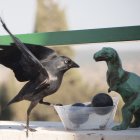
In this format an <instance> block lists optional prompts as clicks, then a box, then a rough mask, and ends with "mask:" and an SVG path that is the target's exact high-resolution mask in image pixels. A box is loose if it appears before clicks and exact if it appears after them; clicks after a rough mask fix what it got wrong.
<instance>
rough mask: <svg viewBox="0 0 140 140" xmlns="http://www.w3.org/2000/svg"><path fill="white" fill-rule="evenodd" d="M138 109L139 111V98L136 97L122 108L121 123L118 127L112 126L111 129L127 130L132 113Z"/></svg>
mask: <svg viewBox="0 0 140 140" xmlns="http://www.w3.org/2000/svg"><path fill="white" fill-rule="evenodd" d="M139 109H140V96H138V97H136V98H135V99H134V101H131V102H129V104H127V105H124V107H123V108H122V118H123V121H122V123H121V124H120V125H118V126H114V127H113V128H112V129H113V130H124V129H127V128H128V127H129V125H130V123H131V120H132V118H133V115H134V113H135V112H136V111H138V110H139Z"/></svg>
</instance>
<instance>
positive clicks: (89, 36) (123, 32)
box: [0, 26, 140, 46]
mask: <svg viewBox="0 0 140 140" xmlns="http://www.w3.org/2000/svg"><path fill="white" fill-rule="evenodd" d="M16 36H17V37H18V38H19V39H21V41H22V42H24V43H30V44H37V45H43V46H45V45H48V46H51V45H69V44H83V43H101V42H116V41H132V40H140V26H127V27H115V28H100V29H87V30H72V31H58V32H44V33H32V34H21V35H16ZM11 42H12V40H11V38H10V37H9V35H5V36H0V45H8V44H10V43H11Z"/></svg>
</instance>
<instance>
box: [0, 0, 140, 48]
mask: <svg viewBox="0 0 140 140" xmlns="http://www.w3.org/2000/svg"><path fill="white" fill-rule="evenodd" d="M46 1H47V0H46ZM55 1H56V2H57V3H58V4H60V6H61V7H62V8H64V9H65V12H66V16H67V22H68V26H69V30H79V29H92V28H105V27H120V26H133V25H140V15H139V13H140V0H55ZM35 13H36V0H0V16H2V18H3V19H4V21H5V22H6V24H7V26H8V27H9V29H10V30H11V31H12V32H13V33H14V34H24V33H32V32H33V31H34V23H35ZM4 34H6V32H5V31H4V30H3V28H2V27H1V26H0V35H4ZM95 45H96V44H95ZM99 45H100V44H99ZM99 45H98V46H99ZM101 46H102V44H101ZM114 46H116V44H115V45H114ZM124 46H134V47H137V48H138V46H140V42H136V43H134V44H133V43H129V44H126V43H125V44H124ZM120 48H121V47H120ZM125 48H130V47H125Z"/></svg>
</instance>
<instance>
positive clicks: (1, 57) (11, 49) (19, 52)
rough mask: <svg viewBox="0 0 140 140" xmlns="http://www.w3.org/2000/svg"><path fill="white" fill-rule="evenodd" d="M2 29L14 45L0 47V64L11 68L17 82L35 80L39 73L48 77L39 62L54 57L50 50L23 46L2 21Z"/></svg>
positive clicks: (28, 45) (29, 45)
mask: <svg viewBox="0 0 140 140" xmlns="http://www.w3.org/2000/svg"><path fill="white" fill-rule="evenodd" d="M1 22H2V25H3V27H4V29H5V30H6V31H7V32H8V33H9V34H10V36H11V38H12V39H13V41H14V43H15V45H14V44H12V45H11V46H0V63H1V64H3V65H5V66H7V67H9V68H11V69H12V70H13V71H14V73H15V76H16V78H17V79H18V80H19V81H27V80H31V79H33V78H36V75H37V74H39V73H40V72H41V73H42V74H43V75H44V76H45V77H48V73H47V71H46V69H45V67H44V66H43V65H42V63H40V60H41V61H43V60H47V59H49V58H51V57H53V56H55V52H54V51H53V50H52V49H49V48H46V47H42V46H41V47H37V46H35V45H31V44H27V47H26V44H23V43H22V42H21V41H20V40H19V39H18V38H16V37H15V36H14V35H13V34H12V33H11V32H10V31H9V30H8V28H7V27H6V25H5V23H4V22H3V21H2V19H1Z"/></svg>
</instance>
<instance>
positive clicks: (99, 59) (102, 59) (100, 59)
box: [94, 57, 105, 61]
mask: <svg viewBox="0 0 140 140" xmlns="http://www.w3.org/2000/svg"><path fill="white" fill-rule="evenodd" d="M94 59H95V61H104V60H105V57H94Z"/></svg>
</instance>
